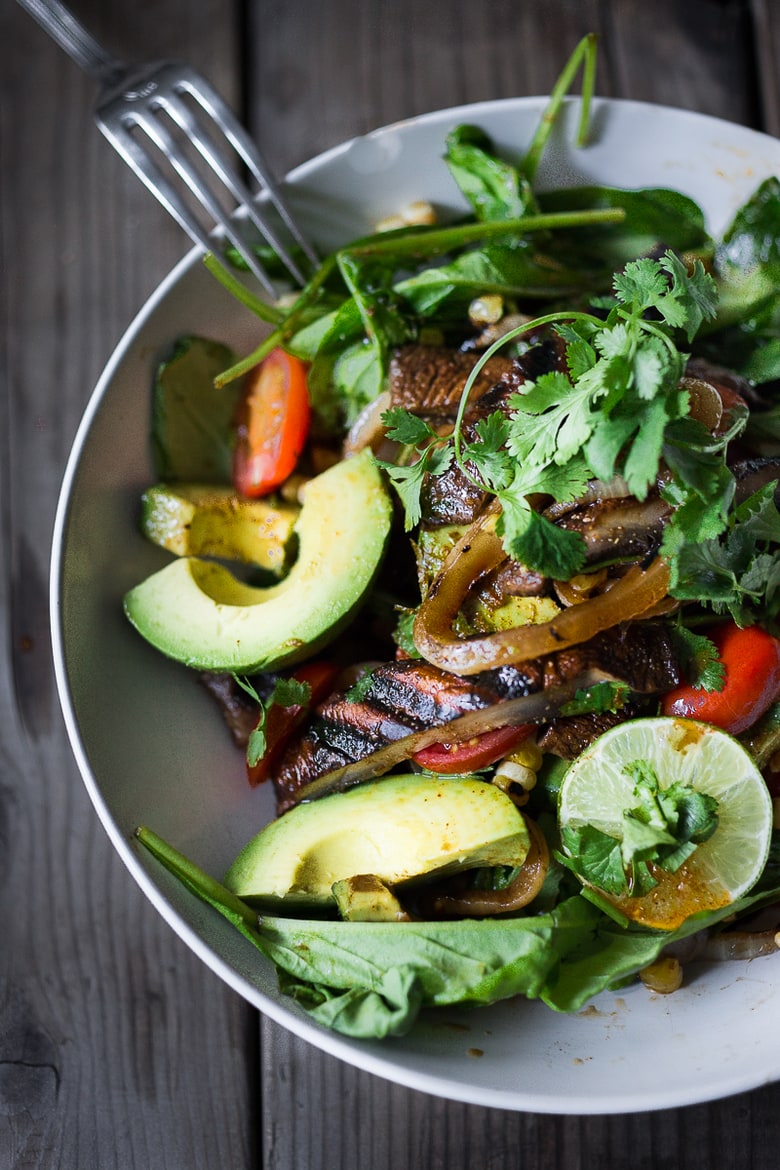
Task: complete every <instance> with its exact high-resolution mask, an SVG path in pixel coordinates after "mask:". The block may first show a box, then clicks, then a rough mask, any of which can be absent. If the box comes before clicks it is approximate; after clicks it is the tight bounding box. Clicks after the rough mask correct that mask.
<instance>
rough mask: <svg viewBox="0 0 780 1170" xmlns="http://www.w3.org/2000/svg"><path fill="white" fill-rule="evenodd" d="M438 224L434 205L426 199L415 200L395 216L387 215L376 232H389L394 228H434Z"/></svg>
mask: <svg viewBox="0 0 780 1170" xmlns="http://www.w3.org/2000/svg"><path fill="white" fill-rule="evenodd" d="M435 223H436V212H435V210H434V208H433V204H431V203H428V201H427V200H425V199H415V200H413V202H412V203H408V204H407V205H406V207H403V208H401V210H400V211H398V212H396V213H395V214H394V215H386V216H384V218H383V219H380V220H379V222H378V223H377V225H376V231H378V232H389V231H392V230H393V229H394V228H405V227H432V226H433V224H435Z"/></svg>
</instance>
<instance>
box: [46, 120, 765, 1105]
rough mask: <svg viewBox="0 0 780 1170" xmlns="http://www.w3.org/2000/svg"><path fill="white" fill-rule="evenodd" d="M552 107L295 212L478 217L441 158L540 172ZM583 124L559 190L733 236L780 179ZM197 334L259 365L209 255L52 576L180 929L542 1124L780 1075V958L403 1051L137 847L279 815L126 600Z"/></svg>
mask: <svg viewBox="0 0 780 1170" xmlns="http://www.w3.org/2000/svg"><path fill="white" fill-rule="evenodd" d="M543 105H544V99H542V98H538V99H537V98H528V99H517V100H509V101H498V102H488V103H484V104H480V105H476V106H469V107H463V108H460V109H453V110H446V111H442V112H439V113H435V114H431V115H428V116H426V117H422V118H418V119H415V120H412V121H409V122H404V123H401V124H399V125H395V126H390V127H387V128H385V129H383V130H379V131H377V132H375V133H373V134H370V135H368V136H367V137H365V138H360V139H356V140H354V141H352V142H348V143H346V144H345V145H343V146H341V147H339V148H337V149H335V150H331V151H329V152H328V153H326V154H324V155H322V156H321V157H319V158H317V159H315V160H314V161H313V162H311V163H308V164H307V165H305V166H302V167H300V168H299V169H298V170H296V171H295V172H294V174H293V175H292V176H291V179H290V182H291V185H292V197H293V199H294V204H295V208H296V210H297V212H298V214H299V216H300V217H301V219H302V221H304V222H306V223H307V224H308V225H309V228H310V234H311V236H312V238H314V239H316V240H318V241H320V242H321V243H323V244H325V245H333V244H336V243H339V242H344V241H345V240H347V239H349V238H352V237H355V236H358V235H360V234H362V233H364V232H366V231H368V230H370V228H371V226H372V225H373V224H374V223H375V222H376V221H377V220H379V219H380V218H381V217H382V216H384V215H386V214H389V213H391V212H394V211H396V210H398V209H399V208H400V207H403V206H404V205H405V204H407V203H408V202H410V201H411V200H413V199H420V198H424V199H430V200H432V201H433V202H434V203H437V204H440V205H443V206H444V207H452V208H457V207H458V206H459V205H460V204H459V199H458V196H457V192H456V191H455V188H454V185H453V183H452V180H451V179H450V176H449V173H448V172H447V170H446V167H445V166H444V163H443V162H442V161H441V155H442V151H443V144H444V138H445V135H446V133H447V132H448V131H449V130H450V129H451V128H452V127H454V126H456V125H457V124H459V123H461V122H464V121H469V122H472V123H476V124H478V125H481V126H482V127H484V128H485V129H486V130H487V131H488V132H489V133H490V134H491V136H492V137H493V139H494V140H495V142H496V144H497V146H498V148H499V149H500V150H501V151H505V152H508V154H509V155H510V156H511V155H514V156H515V157H518V156H519V155H520V153H521V151H522V148H523V146H524V144H527V143H528V141H529V140H530V136H531V134H532V132H533V129H534V127H535V126H536V123H537V119H538V117H539V115H540V112H541V110H542V108H543ZM575 115H576V103H575V102H572V103H571V104H569V105H567V108H566V111H565V117H564V119H563V120H562V123H561V124H560V125H559V126H558V127H556V130H555V132H554V135H553V139H552V141H551V143H550V147H549V149H548V152H547V154H546V156H545V161H544V165H543V167H542V169H541V171H540V174H539V183H540V184H544V185H548V186H561V185H568V184H573V183H578V182H588V181H598V182H604V183H609V184H613V185H615V186H625V187H643V186H669V187H675V188H677V189H678V190H681V191H683V192H685V193H687V194H689V195H691V196H693V197H694V198H695V199H697V200H698V201H699V202H700V204H701V205H702V206H703V207H704V209H705V211H706V213H707V216H708V221H709V226H710V228H711V230H712V231H713V232H714V233H718V232H720V231H721V230H722V229H723V228H724V227H725V226H726V224H727V223H728V222H729V220H730V218H731V216H732V214H733V212H734V211H735V210H736V208H737V207H738V206H739V205H740V204H741V203H742V202H743V200H744V199H745V198H746V197H747V196H748V195H749V194H750V193H751V192H752V191H753V190H754V189H755V187H756V186H757V184H758V183H759V181H760V180H761V179H763V178H764V177H766V176H767V175H770V174H776V173H777V174H780V142H778V141H776V140H774V139H770V138H768V137H766V136H763V135H761V134H758V133H754V132H752V131H750V130H746V129H744V128H741V127H739V126H735V125H730V124H727V123H725V122H721V121H718V120H715V119H712V118H707V117H703V116H700V115H697V114H693V113H686V112H683V111H678V110H671V109H666V108H662V107H659V106H649V105H642V104H637V103H630V102H615V101H600V102H597V103H596V105H595V109H594V134H593V140H594V142H593V145H591V146H589V147H587V148H586V149H583V150H575V149H574V148H573V147H572V146H571V145H570V143H571V141H572V140H573V128H574V119H575ZM183 333H202V334H205V335H207V336H211V337H214V338H217V339H220V340H224V341H227V342H228V343H230V344H231V345H232V346H233V347H234V348H235V349H236V351H237V352H239V353H243V352H246V351H248V350H249V349H250V348H252V347H253V344H255V343H256V339H257V323H256V320H255V318H254V317H252V316H251V315H250V314H248V313H245V312H244V311H243V310H240V309H239V308H238V307H237V306H236V304H235V302H234V301H233V300H232V299H231V298H230V297H229V296H228V295H227V294H226V293H225V292H223V290H222V289H221V288H220V287H219V286H218V285H217V284H216V283H215V282H214V281H213V279H212V278H211V277H210V276H209V275H208V274H207V273H206V272H205V270H203V268H202V266H201V265H200V263H199V260H198V258H197V256H196V255H195V254H194V253H193V254H192V255H190V256H188V257H187V258H186V259H185V260H184V261H183V262H182V264H180V265H179V266H178V267H177V268H176V269H175V271H174V272H173V273H172V274H171V275H170V277H169V278H168V279H167V280H166V281H165V282H164V283H163V284H162V286H161V287H160V288H159V289H158V291H157V292H156V293H155V295H154V296H153V297H152V298H151V300H150V301H149V303H148V304H147V305H146V306H145V307H144V309H143V310H142V312H141V313H140V314H139V316H138V317H137V318H136V320H135V321H134V322H133V324H132V325H131V326H130V328H129V330H128V331H127V333H126V335H125V337H124V339H123V340H122V342H121V344H120V345H119V346H118V348H117V350H116V352H115V353H114V355H113V357H112V358H111V360H110V362H109V364H108V366H107V368H106V370H105V373H104V374H103V376H102V378H101V379H100V382H99V384H98V386H97V388H96V390H95V392H94V394H93V396H92V399H91V401H90V403H89V406H88V409H87V411H86V415H85V417H84V420H83V422H82V425H81V428H80V430H79V433H78V436H77V439H76V442H75V445H74V449H73V453H72V456H71V459H70V462H69V465H68V469H67V473H66V476H65V482H64V486H63V490H62V497H61V500H60V506H59V510H58V514H57V520H56V528H55V533H54V552H53V564H52V591H51V596H52V602H51V604H52V628H53V637H54V653H55V662H56V671H57V679H58V686H59V690H60V696H61V701H62V705H63V709H64V713H65V719H66V722H67V726H68V731H69V734H70V737H71V741H72V745H73V750H74V752H75V754H76V757H77V759H78V763H79V766H80V769H81V772H82V775H83V777H84V782H85V784H86V786H87V789H88V791H89V794H90V796H91V798H92V801H93V802H94V805H95V808H96V810H97V813H98V815H99V816H100V818H101V820H102V822H103V824H104V825H105V828H106V830H107V832H108V833H109V836H110V837H111V840H112V841H113V843H114V845H115V846H116V849H117V850H118V852H119V853H120V855H121V857H122V858H123V860H124V862H125V863H126V865H127V866H128V868H129V869H130V871H131V873H132V874H133V876H134V877H135V879H136V880H137V881H138V883H139V884H140V886H141V887H142V888H143V890H144V891H145V893H146V894H147V895H148V897H149V898H150V899H151V901H152V902H153V903H154V905H155V906H156V907H157V909H158V910H159V912H160V913H161V914H162V915H163V916H164V917H165V918H166V919H167V921H168V922H169V923H170V924H171V926H172V927H173V929H174V930H176V931H177V932H178V934H179V935H180V936H181V937H182V938H183V939H184V940H185V941H186V943H187V944H188V945H189V946H190V947H192V949H193V950H194V951H195V952H196V953H197V954H198V955H199V956H200V957H201V958H202V959H203V961H204V962H205V963H207V964H208V965H209V966H210V967H211V968H212V969H213V970H214V971H216V972H217V973H218V974H219V975H220V976H221V977H222V978H223V979H224V980H225V981H226V982H227V983H228V984H230V986H231V987H233V988H235V990H236V991H238V992H239V993H240V994H241V995H242V996H244V997H245V998H246V999H247V1000H248V1001H250V1002H251V1003H253V1004H255V1005H256V1006H257V1007H258V1008H259V1009H260V1010H261V1011H262V1012H265V1013H266V1014H267V1015H269V1016H271V1017H273V1018H274V1019H275V1020H277V1021H279V1022H280V1023H282V1024H283V1025H284V1026H285V1027H287V1028H290V1029H291V1030H292V1031H293V1032H295V1033H297V1034H298V1035H300V1036H302V1037H304V1038H305V1039H306V1040H308V1041H310V1042H311V1043H312V1044H314V1045H316V1046H318V1047H320V1048H322V1049H325V1050H327V1051H328V1052H331V1053H333V1054H334V1055H336V1056H337V1057H339V1058H341V1059H343V1060H345V1061H347V1062H349V1063H351V1064H354V1065H357V1066H359V1067H361V1068H364V1069H366V1070H368V1071H370V1072H372V1073H376V1074H378V1075H379V1076H382V1077H386V1078H388V1079H390V1080H393V1081H397V1082H400V1083H403V1084H405V1085H408V1086H411V1087H413V1088H417V1089H421V1090H424V1091H426V1092H429V1093H434V1094H438V1095H441V1096H446V1097H450V1098H454V1099H459V1100H463V1101H469V1102H473V1103H476V1104H482V1105H490V1106H497V1107H501V1108H507V1109H521V1110H529V1111H535V1112H550V1113H619V1112H629V1111H637V1110H646V1109H655V1108H662V1107H670V1106H676V1105H684V1104H690V1103H694V1102H700V1101H704V1100H708V1099H713V1098H717V1097H720V1096H726V1095H728V1094H731V1093H736V1092H739V1091H742V1090H746V1089H750V1088H753V1087H755V1086H757V1085H760V1084H763V1083H766V1082H769V1081H772V1080H775V1079H777V1078H780V1046H778V1044H777V1036H778V1034H780V959H759V960H756V961H754V962H753V963H744V962H739V963H730V964H728V965H722V966H719V967H717V968H716V969H711V970H708V971H696V972H695V973H694V974H693V977H692V978H691V980H690V982H689V983H688V984H687V986H685V987H684V988H683V989H682V990H680V991H678V992H677V993H676V994H674V995H672V996H668V997H653V996H651V995H650V994H648V993H647V992H646V991H645V990H644V989H642V988H641V987H634V988H629V989H627V990H624V991H622V992H621V993H619V994H615V995H612V994H603V995H601V996H600V997H599V999H598V1000H597V1001H595V1003H594V1004H593V1005H591V1006H590V1007H589V1008H588V1009H587V1010H585V1011H582V1012H579V1013H576V1014H574V1015H570V1016H562V1015H556V1014H554V1013H552V1012H551V1011H549V1010H548V1009H547V1008H545V1007H544V1006H542V1005H541V1004H539V1003H528V1002H525V1001H512V1002H507V1003H504V1004H502V1005H499V1006H496V1007H494V1008H489V1009H479V1010H473V1011H469V1012H456V1011H443V1012H440V1013H439V1014H438V1015H428V1016H426V1018H425V1019H424V1020H422V1021H421V1022H420V1023H419V1024H418V1026H417V1027H415V1029H414V1030H413V1032H412V1033H411V1035H409V1036H408V1037H406V1038H405V1039H402V1040H394V1041H392V1042H385V1043H380V1042H362V1041H350V1040H348V1039H345V1038H343V1037H340V1036H337V1035H334V1034H332V1033H330V1032H328V1031H325V1030H323V1029H321V1028H320V1027H318V1026H315V1025H314V1024H312V1023H311V1022H310V1020H309V1019H308V1018H307V1017H306V1016H305V1015H304V1013H303V1012H302V1011H300V1010H298V1009H297V1008H296V1006H295V1005H294V1004H292V1003H291V1002H290V1001H289V1000H285V999H284V998H282V997H281V996H280V994H279V992H278V990H277V985H276V977H275V973H274V971H273V970H272V968H271V966H270V965H269V964H268V963H267V962H266V961H265V960H264V959H263V958H262V957H261V956H260V955H259V954H258V953H257V952H256V951H255V950H254V948H252V946H251V945H250V944H249V943H248V942H246V941H245V940H244V939H243V938H242V937H241V936H240V935H239V934H238V933H237V932H235V931H234V930H233V928H232V927H231V926H230V925H229V924H228V923H227V922H225V921H224V920H223V919H221V918H220V917H219V916H218V915H217V914H216V912H213V911H211V910H210V909H209V908H208V907H205V906H204V905H202V904H201V903H200V902H198V901H197V900H196V899H195V898H194V897H193V896H191V895H190V894H188V893H187V892H186V891H185V890H184V889H183V888H182V887H181V886H180V885H178V884H177V883H176V881H175V880H174V879H172V878H170V877H169V876H168V874H167V873H165V872H164V871H162V870H161V868H160V867H159V866H158V865H157V864H156V863H155V862H154V861H153V860H152V859H151V858H150V857H149V856H147V855H146V853H145V852H144V851H143V850H141V849H140V848H139V847H138V846H137V845H136V844H135V843H134V841H133V838H132V834H133V830H134V829H135V827H136V826H137V825H138V824H141V823H143V824H146V825H148V826H150V827H151V828H153V829H154V830H155V831H156V832H157V833H159V834H160V835H161V836H163V837H164V838H166V839H167V840H168V841H170V842H171V844H173V845H174V846H175V847H176V848H178V849H179V850H180V851H181V852H183V853H185V854H187V855H188V856H189V857H191V858H192V859H193V860H194V861H195V862H197V863H198V864H199V865H200V866H202V867H203V868H204V869H205V870H207V871H209V872H211V873H213V874H214V875H221V874H222V873H223V872H224V870H225V868H226V867H227V865H228V863H229V862H230V861H231V860H232V858H233V856H234V855H235V854H236V853H237V851H238V849H239V848H240V847H241V846H242V845H243V844H244V843H245V841H246V839H247V837H248V836H249V835H250V834H251V832H253V831H255V830H256V829H259V828H260V827H261V825H262V824H263V823H265V821H266V820H267V819H268V818H269V817H270V816H271V815H272V801H271V793H270V791H268V790H267V789H264V788H260V789H259V790H250V789H249V787H248V786H247V784H246V781H245V778H244V770H243V762H242V760H241V759H240V757H239V754H238V753H237V752H236V751H235V749H234V748H233V747H232V745H231V743H230V742H229V740H228V737H227V735H226V732H225V730H224V728H223V725H222V723H221V717H220V715H219V714H218V712H217V711H216V710H215V708H214V707H213V706H212V702H211V700H210V699H209V698H208V696H207V695H206V694H205V693H204V692H203V691H202V689H201V688H200V687H198V686H196V685H195V684H194V682H193V681H192V679H190V678H189V677H187V675H186V672H185V671H184V669H183V668H181V667H178V666H177V665H175V664H173V663H171V662H168V661H166V660H165V659H163V658H162V657H161V656H160V655H158V654H157V653H156V652H155V651H154V650H152V649H151V648H150V647H149V646H147V645H146V643H145V642H143V641H142V639H141V638H139V636H138V635H137V634H136V633H135V632H134V631H133V630H132V629H131V627H130V625H129V624H128V623H127V622H126V621H125V619H124V617H123V615H122V608H121V599H122V596H123V594H124V593H125V591H126V590H127V589H128V588H129V587H131V586H132V585H134V584H135V583H137V582H138V581H139V580H141V578H142V577H144V576H145V575H146V574H147V573H149V572H151V571H152V570H153V569H154V568H156V567H157V566H158V565H160V564H161V563H162V561H163V559H164V554H162V553H160V552H159V551H158V550H156V549H154V548H152V547H151V546H149V545H148V544H146V543H145V542H144V540H143V539H142V537H141V536H140V535H139V532H138V528H137V509H138V498H139V493H140V492H141V490H142V489H143V488H144V487H145V486H147V485H148V484H149V483H150V482H151V480H152V478H153V472H152V467H151V462H150V454H149V441H148V430H149V408H150V395H149V392H148V387H150V383H151V376H152V370H153V364H154V360H155V357H156V355H157V354H159V353H160V351H161V350H162V349H164V348H165V347H166V346H167V345H168V344H169V343H170V342H171V341H172V340H173V339H175V338H176V337H177V336H178V335H180V334H183ZM195 736H197V740H195V739H194V738H193V737H195ZM475 1049H478V1050H480V1051H481V1052H482V1053H483V1055H482V1056H481V1057H480V1058H479V1059H476V1058H475V1056H474V1055H473V1051H474V1050H475Z"/></svg>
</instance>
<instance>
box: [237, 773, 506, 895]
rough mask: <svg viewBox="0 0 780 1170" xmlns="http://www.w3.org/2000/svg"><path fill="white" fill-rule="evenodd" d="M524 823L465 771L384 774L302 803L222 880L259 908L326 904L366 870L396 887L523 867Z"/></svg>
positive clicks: (490, 786)
mask: <svg viewBox="0 0 780 1170" xmlns="http://www.w3.org/2000/svg"><path fill="white" fill-rule="evenodd" d="M528 849H529V835H528V829H527V827H526V823H525V819H524V818H523V815H522V813H521V812H520V811H519V809H518V808H517V807H516V806H515V805H514V804H513V803H512V801H511V800H510V799H509V797H508V796H507V795H506V793H504V792H502V791H501V789H500V788H497V787H496V786H495V785H493V784H490V783H488V782H487V781H485V780H480V779H478V778H476V777H473V776H466V777H438V776H430V775H423V774H414V775H411V774H410V775H403V776H390V777H388V778H387V779H384V780H379V781H374V782H371V783H368V784H362V785H360V786H359V787H356V788H351V789H348V790H347V791H346V792H339V793H335V794H333V795H332V796H324V797H322V799H321V800H315V801H311V802H310V803H308V804H300V805H297V806H296V807H295V808H293V809H290V811H289V812H286V813H284V814H283V815H282V816H281V817H280V818H279V819H278V820H276V821H272V822H271V823H270V824H269V825H267V826H266V827H265V828H264V829H263V830H262V831H261V832H260V833H259V834H258V835H257V836H256V837H254V838H253V840H251V841H250V842H249V843H248V845H246V846H245V847H244V849H242V851H241V853H239V855H238V857H237V858H236V859H235V861H234V862H233V864H232V866H231V867H230V869H229V870H228V873H227V875H226V877H225V885H226V886H227V887H228V888H229V889H231V890H232V891H233V892H234V893H236V894H238V895H239V897H241V898H246V899H248V900H249V901H252V902H256V903H258V904H260V905H261V906H263V907H265V908H270V909H274V908H275V909H276V911H277V912H278V911H281V910H282V906H281V905H280V903H282V902H283V908H284V909H285V910H301V911H306V910H317V909H320V910H325V909H328V908H333V906H334V905H335V902H336V898H335V895H334V893H333V888H332V887H333V886H334V885H335V884H337V883H340V882H342V881H344V880H345V879H347V878H350V877H353V876H354V875H357V874H373V875H374V876H375V877H376V878H378V879H379V880H380V881H381V882H382V883H384V884H385V885H388V886H395V885H397V884H398V883H400V882H406V881H409V880H411V879H413V878H420V877H424V876H431V877H433V876H434V875H435V876H436V877H440V876H443V875H446V874H448V873H451V872H453V871H457V870H460V869H464V868H466V869H469V868H473V867H475V866H491V865H511V866H520V865H522V864H523V861H524V860H525V858H526V856H527V854H528Z"/></svg>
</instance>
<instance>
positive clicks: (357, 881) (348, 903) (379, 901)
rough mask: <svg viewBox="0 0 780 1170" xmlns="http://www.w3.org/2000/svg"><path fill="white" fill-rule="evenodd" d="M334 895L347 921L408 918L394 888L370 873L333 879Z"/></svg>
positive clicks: (403, 920) (399, 919) (396, 920)
mask: <svg viewBox="0 0 780 1170" xmlns="http://www.w3.org/2000/svg"><path fill="white" fill-rule="evenodd" d="M333 897H334V900H335V902H336V906H337V907H338V912H339V914H340V916H341V917H342V918H344V919H345V920H346V921H347V922H408V921H409V915H408V914H407V913H406V912H405V911H404V908H403V906H402V905H401V903H400V902H399V901H398V899H397V898H396V896H395V894H394V893H393V891H392V890H391V889H390V887H389V886H386V885H385V883H384V882H383V881H380V879H379V878H378V877H377V876H376V874H373V873H357V874H355V876H354V877H348V878H343V879H342V880H341V881H339V882H334V883H333Z"/></svg>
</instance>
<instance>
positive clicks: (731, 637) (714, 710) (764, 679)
mask: <svg viewBox="0 0 780 1170" xmlns="http://www.w3.org/2000/svg"><path fill="white" fill-rule="evenodd" d="M708 636H709V637H710V638H711V639H712V641H713V642H714V643H715V645H716V646H717V648H718V657H719V658H720V660H721V662H722V663H723V665H724V667H725V668H726V681H725V684H724V686H723V690H721V691H705V690H697V689H696V688H695V687H692V686H687V685H683V686H679V687H677V688H676V689H675V690H673V691H670V692H669V694H667V695H665V696H664V698H663V699H662V701H661V712H662V714H664V715H678V716H681V717H683V718H686V719H699V720H701V721H702V722H703V723H712V724H714V725H715V727H721V728H723V730H724V731H728V732H730V733H731V734H732V735H739V733H740V732H741V731H745V730H746V728H748V727H751V726H752V724H753V723H755V721H756V720H757V719H760V717H761V716H762V715H763V714H764V712H765V711H767V710H768V709H769V707H770V706H771V705H772V703H773V702H774V701H775V700H776V699H777V698H778V697H780V640H778V639H777V638H773V637H772V635H771V634H767V633H766V631H765V630H762V629H759V627H758V626H748V627H747V628H745V629H740V628H739V626H737V625H735V624H734V623H733V622H726V623H724V624H723V625H722V626H718V627H717V628H716V629H714V630H711V631H710V632H709V634H708Z"/></svg>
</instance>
